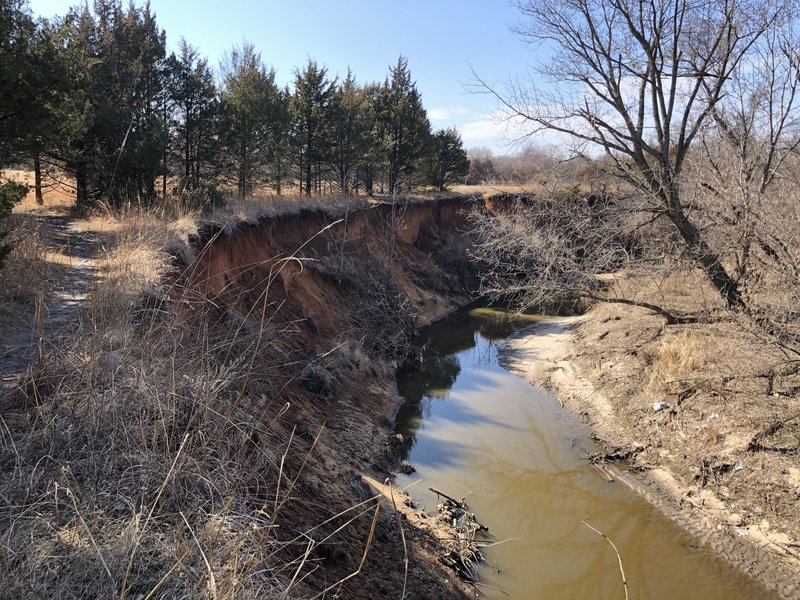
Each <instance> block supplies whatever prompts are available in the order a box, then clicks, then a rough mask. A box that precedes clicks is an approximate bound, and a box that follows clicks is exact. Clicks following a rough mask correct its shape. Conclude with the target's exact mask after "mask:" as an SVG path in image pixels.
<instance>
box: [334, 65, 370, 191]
mask: <svg viewBox="0 0 800 600" xmlns="http://www.w3.org/2000/svg"><path fill="white" fill-rule="evenodd" d="M367 108H368V107H367V103H366V96H365V95H364V93H363V91H362V90H361V89H360V88H359V87H358V85H357V84H356V80H355V76H354V75H353V73H352V72H351V71H350V69H348V70H347V77H345V79H344V81H343V82H342V85H341V86H339V87H338V88H337V89H336V91H335V92H334V94H333V98H332V102H331V138H330V139H331V150H330V157H331V166H332V168H333V171H334V175H335V178H336V183H337V185H338V187H339V190H340V191H341V193H342V194H344V195H345V196H347V195H350V194H351V193H352V191H353V190H354V189H355V187H356V186H357V184H358V179H357V177H358V170H359V167H360V166H361V164H362V163H363V161H364V159H365V155H366V154H367V152H368V149H369V148H368V145H369V140H368V134H369V133H371V132H370V125H371V124H370V122H369V120H368V115H369V111H368V110H367Z"/></svg>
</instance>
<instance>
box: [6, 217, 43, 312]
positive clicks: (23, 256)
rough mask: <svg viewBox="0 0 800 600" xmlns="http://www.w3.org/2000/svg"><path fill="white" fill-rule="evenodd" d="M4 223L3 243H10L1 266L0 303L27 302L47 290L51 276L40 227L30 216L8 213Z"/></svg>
mask: <svg viewBox="0 0 800 600" xmlns="http://www.w3.org/2000/svg"><path fill="white" fill-rule="evenodd" d="M6 224H7V225H8V227H9V229H10V230H11V233H10V235H9V236H8V237H7V238H6V240H5V242H6V243H8V244H9V245H11V253H10V254H9V255H8V257H7V259H6V261H5V263H4V265H3V273H2V277H3V285H2V287H0V304H7V303H9V302H18V303H23V304H30V303H31V302H33V300H34V299H35V298H36V297H37V295H39V294H42V293H45V292H46V291H47V289H48V288H49V287H50V285H51V279H52V273H51V271H52V269H51V262H50V256H49V255H48V250H47V248H46V245H45V243H44V240H43V232H42V227H41V225H39V224H38V223H37V222H36V220H35V219H34V218H32V217H31V216H30V215H18V214H14V215H11V216H10V217H8V219H7V220H6Z"/></svg>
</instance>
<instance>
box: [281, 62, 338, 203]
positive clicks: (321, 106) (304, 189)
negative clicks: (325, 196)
mask: <svg viewBox="0 0 800 600" xmlns="http://www.w3.org/2000/svg"><path fill="white" fill-rule="evenodd" d="M335 89H336V82H335V80H334V81H331V80H329V79H328V70H327V69H326V68H325V67H320V66H318V65H317V63H316V61H313V60H309V61H308V63H307V64H306V66H305V68H304V69H303V70H302V71H300V70H297V71H295V78H294V95H293V96H292V101H291V112H292V122H293V139H294V142H295V160H296V164H297V166H298V169H299V174H300V180H301V189H300V191H301V193H305V194H306V195H307V196H310V195H311V192H312V184H314V183H316V188H317V191H318V192H320V191H321V187H322V165H323V164H324V163H325V162H326V160H327V158H328V156H329V153H330V145H331V144H330V135H331V131H330V130H331V121H332V115H331V102H332V100H333V96H334V92H335Z"/></svg>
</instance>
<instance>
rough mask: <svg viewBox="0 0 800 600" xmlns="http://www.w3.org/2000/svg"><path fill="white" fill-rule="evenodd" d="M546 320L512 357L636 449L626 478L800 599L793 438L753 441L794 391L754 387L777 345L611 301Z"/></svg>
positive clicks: (613, 449) (776, 382)
mask: <svg viewBox="0 0 800 600" xmlns="http://www.w3.org/2000/svg"><path fill="white" fill-rule="evenodd" d="M538 327H539V329H538V330H537V331H536V332H535V333H531V332H528V334H527V335H526V334H525V333H523V334H520V335H518V336H516V337H515V338H514V339H512V340H510V341H509V342H508V344H507V346H506V348H505V351H504V357H503V359H504V364H505V365H506V366H507V367H508V368H509V369H511V370H512V371H514V372H517V373H519V374H521V375H523V376H525V377H527V378H528V379H529V380H530V381H531V382H534V383H536V384H537V385H549V386H552V387H553V388H555V390H556V391H557V394H558V399H559V401H560V402H562V403H563V404H564V405H565V406H566V407H567V408H569V409H570V410H572V411H573V412H575V413H576V414H579V415H580V416H581V417H582V418H583V419H584V420H585V421H586V422H587V423H588V424H589V425H590V427H592V429H593V430H594V432H595V433H596V435H597V437H598V439H599V440H600V441H602V442H604V443H605V444H606V445H607V447H608V448H609V452H610V453H620V454H622V455H629V456H630V466H632V467H633V468H632V469H627V468H626V469H625V470H624V471H623V472H619V471H618V472H617V475H618V476H619V477H620V478H621V479H622V480H623V481H625V482H626V483H628V484H629V485H630V486H631V487H633V488H634V489H636V490H638V491H639V492H641V493H642V494H643V495H644V496H645V497H646V498H647V499H648V500H649V501H650V502H652V503H653V504H655V505H656V506H658V507H659V508H661V509H662V510H663V511H664V512H665V513H666V514H667V515H668V516H670V517H671V518H673V519H674V520H676V521H677V522H678V523H680V524H681V525H683V526H684V527H685V528H686V529H688V530H689V531H690V532H692V533H693V534H695V536H696V537H697V538H698V540H699V541H701V542H702V543H704V544H706V545H708V546H709V547H711V548H712V549H714V550H715V551H717V552H718V553H720V554H721V555H723V556H725V557H726V558H728V559H729V560H731V561H732V562H733V563H735V564H736V565H738V566H739V567H740V568H741V569H742V570H744V571H746V572H748V573H750V574H751V575H753V576H755V577H757V578H759V579H760V580H762V581H763V582H765V583H766V584H767V585H768V587H770V588H772V589H774V590H775V591H777V592H778V593H779V594H781V595H783V596H784V597H786V598H800V584H798V581H800V579H799V578H798V574H800V561H798V557H800V552H798V544H797V541H798V536H797V535H798V526H799V525H800V524H798V520H797V515H796V513H797V509H798V508H797V504H798V503H797V498H798V494H800V485H799V482H798V477H797V474H798V473H800V471H798V468H797V467H798V461H797V454H796V451H792V450H791V447H790V446H787V445H786V440H785V439H783V440H781V439H773V438H771V439H770V440H769V442H767V441H765V442H764V443H763V444H762V445H761V446H760V447H759V448H754V447H753V446H752V443H751V441H752V440H753V439H755V438H754V436H756V435H758V433H759V432H761V431H764V430H765V428H766V429H769V425H770V423H772V422H775V419H778V420H779V421H780V417H776V416H775V415H779V414H783V413H787V407H784V406H783V405H784V404H785V403H787V402H789V401H790V399H792V397H793V395H792V394H788V395H787V394H785V393H783V392H785V391H788V390H791V389H793V388H792V385H794V384H793V380H792V377H793V376H792V375H791V374H780V375H779V376H776V375H775V374H774V373H773V376H772V383H771V384H769V385H770V388H771V389H769V390H766V391H767V392H768V393H765V391H764V390H760V391H759V390H757V389H756V388H758V387H759V385H755V384H758V383H759V382H760V387H763V386H764V385H765V384H766V381H764V380H763V379H761V378H760V377H759V373H760V371H759V369H762V368H763V365H764V364H769V361H768V360H767V359H766V357H765V356H764V355H765V354H766V355H767V356H768V355H769V353H770V350H769V349H768V348H766V347H759V346H758V344H756V343H755V342H754V340H753V339H752V338H748V336H745V335H744V334H743V333H742V332H741V331H739V330H737V329H736V328H735V327H734V326H733V324H730V323H729V324H724V323H722V324H715V325H695V326H683V327H676V328H665V327H664V326H663V320H662V319H659V318H658V317H655V316H650V315H646V314H643V313H642V312H641V311H630V310H627V311H626V310H625V309H622V308H620V307H615V306H603V305H601V306H598V307H595V308H594V309H592V310H591V311H590V312H589V313H588V314H587V315H585V316H583V317H575V318H564V319H556V320H553V321H551V322H550V323H549V324H547V325H546V326H545V327H546V329H544V330H542V329H541V327H542V326H541V325H540V326H538ZM774 358H775V357H774V353H773V359H774ZM772 364H773V366H774V364H775V363H774V362H773V363H772ZM779 373H780V371H779ZM754 382H755V383H754ZM787 386H788V387H787ZM658 402H664V403H665V405H664V406H663V408H662V407H661V406H660V405H659V409H658V410H654V404H656V403H658ZM791 414H792V413H791V412H788V413H787V416H789V417H790V416H791ZM785 425H786V426H787V429H790V424H789V422H788V421H787V422H786V423H785ZM792 431H793V430H791V429H790V430H789V431H786V430H784V431H783V435H784V437H785V436H787V435H788V437H789V438H791V437H792V433H791V432H792ZM773 433H776V432H773ZM770 435H772V434H770ZM759 439H763V438H759ZM764 448H771V449H773V451H769V450H764ZM784 449H785V450H784ZM653 568H658V566H657V565H654V566H653Z"/></svg>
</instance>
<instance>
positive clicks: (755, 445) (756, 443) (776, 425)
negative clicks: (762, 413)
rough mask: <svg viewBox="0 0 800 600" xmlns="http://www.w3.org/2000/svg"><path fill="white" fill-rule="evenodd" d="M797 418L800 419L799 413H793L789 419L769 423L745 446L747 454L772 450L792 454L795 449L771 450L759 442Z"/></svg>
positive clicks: (771, 448)
mask: <svg viewBox="0 0 800 600" xmlns="http://www.w3.org/2000/svg"><path fill="white" fill-rule="evenodd" d="M798 417H800V413H795V414H793V415H792V416H790V417H786V418H785V419H781V420H779V421H774V422H772V423H770V424H769V425H768V426H767V427H765V428H764V429H762V430H761V431H759V432H758V433H756V434H755V435H754V436H753V437H752V438H751V439H750V443H749V444H747V450H748V451H749V452H755V451H758V450H772V451H775V452H794V451H795V450H797V448H773V447H771V446H765V445H764V444H762V443H761V440H763V439H764V438H766V437H769V436H771V435H774V434H776V433H778V431H780V430H781V429H782V428H783V426H784V425H786V424H787V423H789V422H791V421H794V420H795V419H797V418H798Z"/></svg>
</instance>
